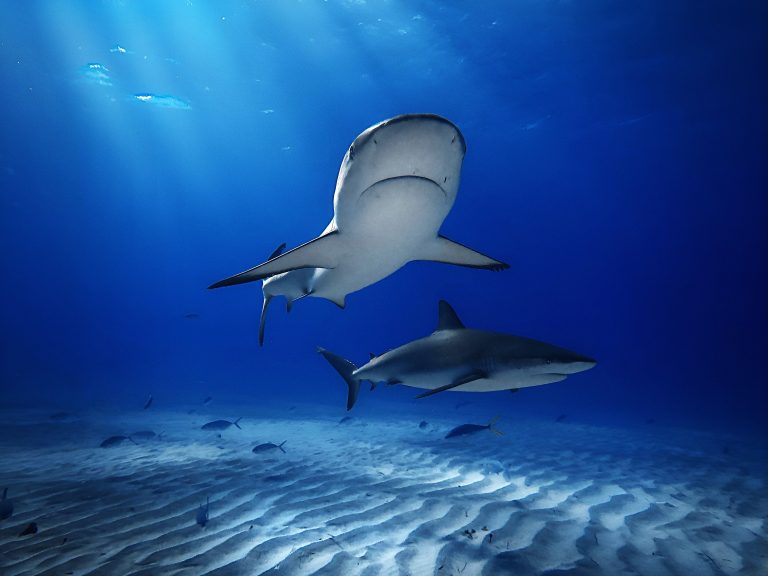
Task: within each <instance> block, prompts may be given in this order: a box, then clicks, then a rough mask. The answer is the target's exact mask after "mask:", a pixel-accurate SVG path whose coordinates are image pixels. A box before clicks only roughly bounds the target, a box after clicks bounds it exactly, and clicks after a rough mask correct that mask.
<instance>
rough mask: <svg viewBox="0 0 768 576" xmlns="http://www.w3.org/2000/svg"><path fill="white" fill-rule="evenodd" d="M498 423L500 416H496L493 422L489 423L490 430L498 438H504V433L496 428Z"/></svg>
mask: <svg viewBox="0 0 768 576" xmlns="http://www.w3.org/2000/svg"><path fill="white" fill-rule="evenodd" d="M498 421H499V416H495V417H494V418H493V420H491V421H490V422H488V430H490V431H491V432H493V433H494V434H496V436H504V432H502V431H501V430H499V429H498V428H495V426H496V422H498Z"/></svg>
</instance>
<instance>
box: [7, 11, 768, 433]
mask: <svg viewBox="0 0 768 576" xmlns="http://www.w3.org/2000/svg"><path fill="white" fill-rule="evenodd" d="M767 12H768V4H766V3H764V2H759V1H756V2H737V3H733V2H725V1H722V2H680V1H672V2H640V1H638V2H619V3H616V2H611V1H609V0H599V1H587V2H572V3H569V2H561V3H557V2H539V1H530V2H507V1H506V0H503V1H502V0H499V1H496V2H478V3H465V2H442V1H434V2H429V1H417V2H394V1H390V2H383V1H382V2H376V1H369V2H367V3H364V2H353V1H350V2H342V1H339V2H328V3H325V2H319V1H317V2H315V1H305V2H293V1H285V2H277V1H274V2H209V3H203V2H182V1H177V2H170V1H169V2H162V3H158V2H150V1H145V2H132V1H125V2H116V1H114V2H111V1H104V2H101V3H94V2H64V1H59V2H55V1H51V2H47V1H46V2H12V1H3V2H0V41H1V43H0V85H1V86H2V90H0V122H1V124H2V128H1V129H0V243H1V245H2V251H1V252H0V269H1V270H2V282H0V330H2V347H1V348H0V379H1V380H0V386H2V396H1V397H0V402H1V403H2V404H4V405H6V406H9V405H17V404H18V405H41V406H49V405H50V406H52V405H66V406H73V407H77V406H83V405H92V404H94V403H95V404H112V405H114V406H117V407H126V406H130V407H134V406H136V405H140V404H141V403H143V401H144V399H145V398H146V394H147V393H149V392H152V393H154V394H155V397H156V401H157V402H158V403H162V404H165V405H170V404H172V403H177V402H178V403H183V402H193V401H198V400H199V398H201V397H202V396H204V395H207V394H212V395H214V396H216V397H224V398H226V397H231V398H235V397H240V398H245V399H247V400H248V401H251V402H253V403H254V404H264V403H269V402H270V400H274V401H275V403H276V404H278V405H279V404H280V403H284V402H295V401H302V400H303V401H308V402H327V403H331V404H333V405H334V406H338V407H339V411H341V410H342V404H343V399H344V396H345V392H344V385H343V384H342V382H341V380H340V379H338V377H337V376H336V374H335V373H334V372H333V371H332V370H331V369H330V367H328V366H327V365H326V364H325V363H324V361H323V360H322V358H320V357H319V356H318V355H317V354H315V352H314V350H315V346H317V345H322V346H324V347H326V348H329V349H331V350H333V351H335V352H337V353H339V354H342V355H344V356H346V357H348V358H350V359H352V360H354V361H364V360H365V358H366V357H367V354H368V352H369V351H375V352H380V351H383V350H385V349H387V348H391V347H393V346H396V345H399V344H401V343H403V342H405V341H408V340H411V339H414V338H416V337H420V336H423V335H425V334H427V333H428V332H430V331H431V330H432V329H433V326H434V323H435V316H436V307H437V300H438V299H439V298H445V299H447V300H448V301H450V302H451V303H452V304H453V305H454V307H455V308H456V310H457V312H458V313H459V315H460V317H461V318H462V319H463V320H464V322H465V323H466V324H467V325H469V326H473V327H478V328H487V329H495V330H499V331H506V332H512V333H516V334H521V335H526V336H531V337H535V338H539V339H542V340H546V341H549V342H552V343H555V344H559V345H563V346H566V347H569V348H572V349H574V350H576V351H578V352H581V353H584V354H588V355H590V356H594V357H595V358H597V359H598V360H599V362H600V363H599V365H598V367H597V368H595V369H594V370H592V371H590V372H587V373H585V374H581V375H578V376H575V377H572V378H570V379H569V380H567V381H565V382H562V383H559V384H553V385H551V386H545V387H541V388H538V389H531V390H527V391H523V392H521V393H519V394H516V395H514V396H513V395H507V394H503V393H502V394H496V395H491V396H490V397H487V396H486V397H484V398H483V399H482V400H481V399H479V398H478V397H475V396H473V397H468V396H465V395H458V394H453V395H450V396H449V395H445V396H446V397H444V398H442V399H441V398H439V397H437V398H431V399H428V400H422V401H420V402H423V403H424V404H423V410H425V411H427V412H431V413H435V411H440V410H450V409H452V405H453V404H454V403H455V402H458V401H462V400H466V399H472V400H473V401H475V402H483V401H485V402H487V403H488V410H489V411H491V410H495V411H501V412H504V413H506V414H507V415H508V417H512V415H515V414H516V415H518V416H523V415H541V416H544V417H550V416H552V415H557V414H558V413H568V414H571V415H572V417H573V418H575V419H582V420H585V421H597V422H600V421H603V422H615V423H628V424H632V423H638V422H644V421H645V420H646V419H647V418H654V419H656V420H658V421H659V422H661V423H668V424H672V425H686V426H689V425H692V426H696V427H715V428H722V427H727V428H731V429H734V430H739V431H748V432H750V433H755V434H756V433H759V432H760V427H761V426H763V427H764V426H765V424H764V423H763V422H761V417H763V415H764V413H765V406H766V405H768V404H767V403H766V400H767V398H766V391H765V382H766V368H765V363H766V361H768V348H767V346H766V344H768V342H767V339H766V319H767V316H768V314H767V310H766V307H767V305H766V297H765V294H768V290H767V286H766V284H767V282H766V262H768V258H766V256H767V254H766V252H767V251H768V250H767V245H768V241H767V238H766V236H767V232H766V213H767V212H766V189H767V188H766V184H767V183H766V152H767V150H766V148H767V147H768V146H767V144H766V134H768V132H767V129H768V123H767V122H766V107H765V102H768V90H767V89H766V88H767V83H766V70H767V69H768V68H766V64H767V63H766V54H768V46H766V44H767V42H766V38H768V35H767V34H766V31H767V30H766V28H767V26H766V22H767V21H768V13H767ZM118 43H119V44H120V45H121V46H124V47H125V48H126V49H127V50H128V51H129V52H127V53H116V52H110V48H112V47H114V46H115V45H116V44H118ZM88 63H100V64H102V65H104V66H106V67H107V69H108V70H109V77H110V82H111V85H102V84H99V83H98V82H94V81H92V80H89V79H88V78H87V76H86V75H84V74H83V67H84V66H86V65H87V64H88ZM145 92H151V93H157V94H170V95H173V96H175V97H178V98H180V99H182V100H184V101H187V102H189V104H190V107H191V108H190V109H188V110H185V109H173V108H161V107H155V106H152V105H151V104H146V103H142V102H139V101H137V100H136V99H135V98H132V95H133V94H136V93H145ZM266 110H274V112H271V113H269V112H264V111H266ZM420 111H424V112H434V113H438V114H442V115H444V116H446V117H448V118H450V119H451V120H453V121H454V122H456V123H457V124H458V125H459V126H460V127H461V129H462V131H463V132H464V135H465V137H466V140H467V143H468V152H467V157H466V161H465V164H464V172H463V179H462V185H461V189H460V192H459V196H458V199H457V201H456V204H455V206H454V208H453V211H452V212H451V214H450V215H449V216H448V218H447V220H446V222H445V224H444V227H443V232H444V233H445V234H446V235H447V236H449V237H451V238H454V239H456V240H458V241H460V242H462V243H465V244H468V245H470V246H473V247H475V248H477V249H479V250H481V251H483V252H486V253H489V254H491V255H493V256H495V257H497V258H500V259H502V260H505V261H506V262H508V263H509V264H511V268H510V269H509V270H507V271H505V272H503V273H499V274H492V273H488V272H483V271H475V270H469V269H461V268H457V267H450V266H444V265H438V264H432V263H416V264H410V265H408V266H406V267H405V268H404V269H403V270H401V271H399V272H398V273H396V274H395V275H393V276H391V277H389V278H387V279H385V280H384V281H382V282H380V283H378V284H376V285H373V286H371V287H369V288H367V289H365V290H363V291H362V292H359V293H355V294H353V295H351V296H350V297H349V298H348V300H347V309H346V310H345V311H341V310H338V309H337V308H336V307H335V306H334V305H333V304H331V303H329V302H326V301H321V300H313V299H307V300H305V301H302V302H299V303H297V304H296V306H295V309H294V311H293V312H292V314H291V315H290V316H287V315H286V313H285V311H284V309H283V302H282V301H275V302H274V303H273V305H272V309H271V310H270V315H269V316H270V317H269V319H268V324H267V343H266V346H265V347H264V348H263V349H259V348H258V347H257V342H256V337H257V334H256V328H257V321H258V310H259V308H260V305H261V294H260V286H259V285H258V284H251V285H247V286H245V287H236V288H229V289H223V290H218V291H207V290H205V287H206V286H207V285H208V284H210V283H211V282H213V281H215V280H218V279H221V278H223V277H225V276H228V275H230V274H233V273H235V272H239V271H240V270H243V269H245V268H248V267H250V266H252V265H255V264H257V263H259V262H261V261H262V260H264V259H265V258H266V257H267V255H268V254H269V253H270V252H271V251H272V250H273V249H274V248H275V247H276V246H277V245H278V244H280V243H281V242H287V243H288V244H289V246H294V245H298V244H299V243H301V242H304V241H306V240H309V239H310V238H312V237H314V236H316V235H317V234H318V233H319V232H320V231H321V230H322V229H323V228H324V227H325V225H326V224H327V222H328V221H329V220H330V218H331V216H332V204H331V200H332V193H333V188H334V184H335V179H336V173H337V170H338V166H339V164H340V162H341V158H342V155H343V153H344V151H345V149H346V147H347V146H348V145H349V143H350V142H351V141H352V139H353V138H354V137H355V136H356V135H357V134H358V133H359V132H361V131H362V130H363V129H364V128H366V127H367V126H369V125H371V124H373V123H375V122H378V121H380V120H383V119H385V118H387V117H390V116H393V115H395V114H400V113H404V112H420ZM287 147H290V148H289V149H284V148H287ZM188 313H196V314H199V315H200V317H199V318H198V319H187V318H185V317H184V315H185V314H188ZM413 392H414V391H412V390H402V391H400V390H393V389H388V390H384V391H382V392H379V391H378V390H377V391H376V392H375V393H374V394H373V395H372V396H371V395H368V394H366V395H364V397H363V398H361V402H360V404H361V406H360V409H361V411H362V412H361V413H365V412H366V411H372V410H376V409H377V406H385V405H386V406H387V409H388V410H389V409H392V405H390V404H382V403H381V400H382V398H381V397H386V398H393V397H397V398H400V399H401V400H400V401H401V402H402V404H403V405H406V404H410V403H411V402H412V401H411V398H412V396H413V395H414V393H413ZM377 396H379V397H377ZM377 402H379V404H377ZM417 407H418V405H417Z"/></svg>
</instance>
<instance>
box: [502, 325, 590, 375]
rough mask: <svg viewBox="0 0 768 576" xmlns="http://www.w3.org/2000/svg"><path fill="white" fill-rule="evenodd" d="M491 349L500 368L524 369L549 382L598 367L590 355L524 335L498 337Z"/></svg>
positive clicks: (527, 372) (529, 373)
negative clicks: (524, 336)
mask: <svg viewBox="0 0 768 576" xmlns="http://www.w3.org/2000/svg"><path fill="white" fill-rule="evenodd" d="M491 348H495V350H494V351H493V353H492V356H493V357H494V361H495V362H496V363H497V365H498V367H499V369H501V370H505V369H509V370H516V371H520V370H522V371H523V372H524V373H526V374H528V375H530V376H532V377H541V378H545V379H548V381H550V382H556V381H558V380H564V379H565V378H566V377H568V376H570V375H571V374H577V373H579V372H584V371H585V370H589V369H590V368H593V367H594V366H595V365H596V364H597V362H596V361H595V360H594V359H592V358H589V357H588V356H583V355H581V354H577V353H576V352H572V351H570V350H567V349H565V348H561V347H559V346H554V345H552V344H547V343H546V342H539V341H538V340H533V339H531V338H523V337H521V336H512V335H508V336H505V337H502V338H499V339H498V340H497V342H496V343H495V345H493V346H492V347H491ZM550 378H551V379H550Z"/></svg>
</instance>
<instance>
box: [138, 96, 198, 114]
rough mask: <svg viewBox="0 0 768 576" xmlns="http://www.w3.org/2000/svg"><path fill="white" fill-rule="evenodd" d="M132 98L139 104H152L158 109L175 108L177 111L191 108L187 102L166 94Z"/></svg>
mask: <svg viewBox="0 0 768 576" xmlns="http://www.w3.org/2000/svg"><path fill="white" fill-rule="evenodd" d="M133 97H134V99H136V100H138V101H139V102H145V103H146V104H152V105H154V106H157V107H159V108H176V109H179V110H190V109H191V108H192V107H191V106H190V105H189V102H187V101H185V100H182V99H181V98H177V97H176V96H170V95H167V94H151V93H148V92H147V93H142V94H134V95H133Z"/></svg>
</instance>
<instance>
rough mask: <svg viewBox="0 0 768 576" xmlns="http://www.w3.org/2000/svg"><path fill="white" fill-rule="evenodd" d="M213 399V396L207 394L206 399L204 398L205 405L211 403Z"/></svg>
mask: <svg viewBox="0 0 768 576" xmlns="http://www.w3.org/2000/svg"><path fill="white" fill-rule="evenodd" d="M211 400H213V398H212V397H211V396H206V397H205V400H203V406H208V404H210V403H211Z"/></svg>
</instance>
